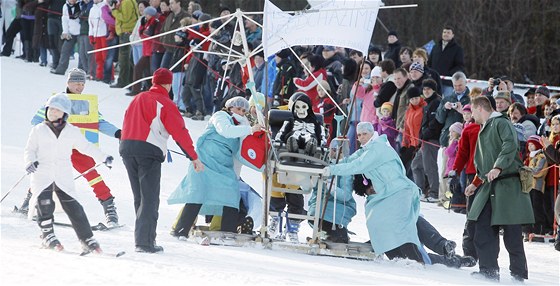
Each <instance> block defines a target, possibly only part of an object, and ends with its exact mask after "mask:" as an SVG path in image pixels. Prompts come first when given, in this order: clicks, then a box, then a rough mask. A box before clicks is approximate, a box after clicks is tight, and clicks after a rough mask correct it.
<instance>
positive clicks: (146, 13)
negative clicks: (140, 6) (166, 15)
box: [144, 6, 157, 17]
mask: <svg viewBox="0 0 560 286" xmlns="http://www.w3.org/2000/svg"><path fill="white" fill-rule="evenodd" d="M156 14H157V10H156V8H154V7H152V6H148V7H146V8H144V16H152V17H153V16H155V15H156Z"/></svg>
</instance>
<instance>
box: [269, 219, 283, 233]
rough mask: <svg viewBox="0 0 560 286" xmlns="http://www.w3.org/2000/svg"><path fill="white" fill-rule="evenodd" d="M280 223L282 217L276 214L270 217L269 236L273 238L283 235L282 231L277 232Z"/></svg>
mask: <svg viewBox="0 0 560 286" xmlns="http://www.w3.org/2000/svg"><path fill="white" fill-rule="evenodd" d="M279 225H280V217H279V216H275V217H271V218H270V222H269V223H268V230H267V232H268V236H269V237H271V238H278V235H280V236H281V235H282V233H277V232H278V230H279Z"/></svg>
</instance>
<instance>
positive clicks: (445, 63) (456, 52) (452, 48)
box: [428, 39, 465, 85]
mask: <svg viewBox="0 0 560 286" xmlns="http://www.w3.org/2000/svg"><path fill="white" fill-rule="evenodd" d="M441 42H442V41H441V40H440V41H438V42H437V44H436V45H435V46H434V48H433V49H432V52H431V53H430V58H429V59H428V67H430V68H432V69H434V70H436V71H437V72H438V73H439V74H440V75H445V76H452V75H453V74H454V73H456V72H458V71H464V70H465V56H464V52H463V48H462V47H461V46H459V45H458V44H457V42H456V41H455V39H451V41H449V43H448V44H447V46H446V47H445V50H442V43H441ZM443 84H445V85H452V84H451V81H450V80H444V81H443Z"/></svg>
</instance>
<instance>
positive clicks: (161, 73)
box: [152, 68, 173, 85]
mask: <svg viewBox="0 0 560 286" xmlns="http://www.w3.org/2000/svg"><path fill="white" fill-rule="evenodd" d="M171 82H173V73H171V71H170V70H168V69H166V68H159V69H157V70H156V71H155V72H154V77H153V78H152V84H159V85H162V84H171Z"/></svg>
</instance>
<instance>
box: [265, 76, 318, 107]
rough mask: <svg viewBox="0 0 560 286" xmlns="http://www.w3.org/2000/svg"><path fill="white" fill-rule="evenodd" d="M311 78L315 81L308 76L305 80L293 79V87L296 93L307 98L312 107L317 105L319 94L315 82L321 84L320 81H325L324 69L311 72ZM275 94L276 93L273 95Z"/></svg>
mask: <svg viewBox="0 0 560 286" xmlns="http://www.w3.org/2000/svg"><path fill="white" fill-rule="evenodd" d="M313 76H314V77H316V78H317V80H315V79H314V78H313V77H312V76H308V77H307V78H305V79H302V78H294V85H295V87H296V89H297V91H303V92H305V94H307V96H309V98H310V99H311V102H312V103H314V105H316V104H317V102H318V101H319V93H318V92H317V82H321V81H322V80H327V71H326V70H325V69H318V70H316V71H314V72H313ZM274 94H276V93H274Z"/></svg>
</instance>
